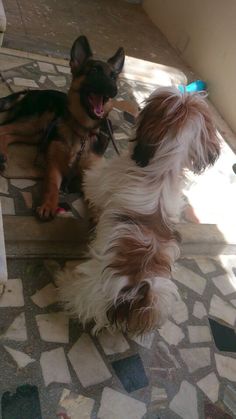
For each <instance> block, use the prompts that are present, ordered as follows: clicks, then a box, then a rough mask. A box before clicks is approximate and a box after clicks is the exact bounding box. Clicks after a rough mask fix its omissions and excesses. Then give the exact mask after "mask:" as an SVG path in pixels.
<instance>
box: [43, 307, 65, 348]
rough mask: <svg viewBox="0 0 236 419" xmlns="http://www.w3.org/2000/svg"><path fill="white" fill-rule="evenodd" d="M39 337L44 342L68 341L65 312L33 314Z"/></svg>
mask: <svg viewBox="0 0 236 419" xmlns="http://www.w3.org/2000/svg"><path fill="white" fill-rule="evenodd" d="M35 318H36V322H37V325H38V328H39V333H40V336H41V339H42V340H44V341H46V342H60V343H68V342H69V317H68V316H67V315H66V314H65V313H62V312H60V313H48V314H38V315H37V316H35Z"/></svg>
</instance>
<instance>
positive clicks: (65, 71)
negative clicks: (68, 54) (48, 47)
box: [56, 65, 71, 74]
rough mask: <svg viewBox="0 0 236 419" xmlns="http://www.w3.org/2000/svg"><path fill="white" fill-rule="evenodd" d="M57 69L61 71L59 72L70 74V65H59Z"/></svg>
mask: <svg viewBox="0 0 236 419" xmlns="http://www.w3.org/2000/svg"><path fill="white" fill-rule="evenodd" d="M56 67H57V70H58V71H59V73H63V74H70V73H71V71H70V67H64V66H63V65H57V66H56Z"/></svg>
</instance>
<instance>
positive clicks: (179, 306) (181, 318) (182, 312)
mask: <svg viewBox="0 0 236 419" xmlns="http://www.w3.org/2000/svg"><path fill="white" fill-rule="evenodd" d="M172 317H173V319H174V321H175V323H177V324H180V323H183V322H186V320H188V308H187V306H186V304H185V303H184V302H183V301H176V302H175V303H174V304H173V314H172Z"/></svg>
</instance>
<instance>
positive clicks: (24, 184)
mask: <svg viewBox="0 0 236 419" xmlns="http://www.w3.org/2000/svg"><path fill="white" fill-rule="evenodd" d="M35 184H36V182H35V181H34V180H30V179H11V185H13V186H15V187H16V188H18V189H25V188H30V187H31V186H34V185H35Z"/></svg>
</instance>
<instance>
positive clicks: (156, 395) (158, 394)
mask: <svg viewBox="0 0 236 419" xmlns="http://www.w3.org/2000/svg"><path fill="white" fill-rule="evenodd" d="M166 401H167V393H166V390H165V389H164V388H160V387H152V390H151V403H153V402H155V404H156V403H158V404H160V403H161V404H164V403H165V402H166Z"/></svg>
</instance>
